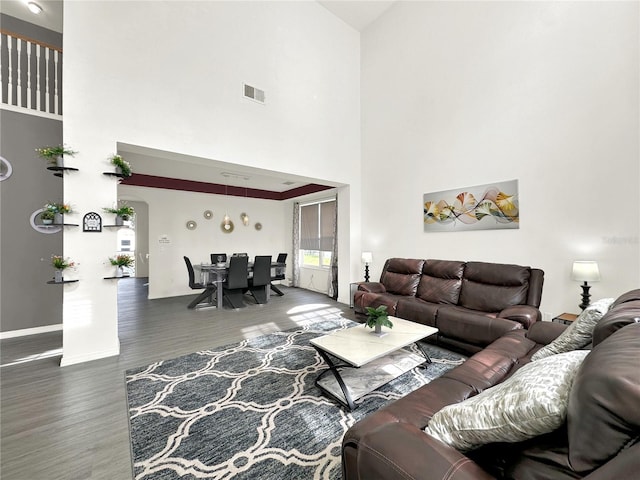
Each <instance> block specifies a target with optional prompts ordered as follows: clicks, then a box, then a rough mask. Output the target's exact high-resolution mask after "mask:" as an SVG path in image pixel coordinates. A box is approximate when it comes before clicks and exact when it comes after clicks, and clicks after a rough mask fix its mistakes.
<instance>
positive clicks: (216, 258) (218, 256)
mask: <svg viewBox="0 0 640 480" xmlns="http://www.w3.org/2000/svg"><path fill="white" fill-rule="evenodd" d="M211 263H227V254H226V253H212V254H211Z"/></svg>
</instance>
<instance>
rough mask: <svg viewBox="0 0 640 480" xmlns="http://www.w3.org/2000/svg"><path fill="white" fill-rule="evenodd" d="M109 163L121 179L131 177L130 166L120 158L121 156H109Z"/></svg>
mask: <svg viewBox="0 0 640 480" xmlns="http://www.w3.org/2000/svg"><path fill="white" fill-rule="evenodd" d="M109 162H111V165H113V166H114V167H116V173H118V174H120V175H122V176H123V177H130V176H131V173H132V171H131V164H130V163H129V162H127V161H126V160H125V159H124V158H122V156H121V155H118V154H117V153H116V154H114V155H111V156H110V157H109Z"/></svg>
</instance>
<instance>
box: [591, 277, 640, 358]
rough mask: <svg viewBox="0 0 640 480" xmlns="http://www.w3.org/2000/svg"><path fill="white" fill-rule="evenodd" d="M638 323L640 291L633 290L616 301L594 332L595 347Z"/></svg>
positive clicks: (639, 318) (639, 317)
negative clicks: (619, 331) (632, 324)
mask: <svg viewBox="0 0 640 480" xmlns="http://www.w3.org/2000/svg"><path fill="white" fill-rule="evenodd" d="M637 322H640V289H636V290H631V291H629V292H627V293H624V294H622V295H620V296H619V297H618V298H616V299H615V301H614V302H613V304H612V305H611V307H610V308H609V311H608V312H607V313H606V315H605V316H604V317H602V319H601V320H600V321H599V322H598V324H597V325H596V326H595V328H594V330H593V339H592V342H593V346H594V347H595V346H596V345H598V344H599V343H600V342H602V341H603V340H605V339H606V338H607V337H608V336H609V335H611V334H613V333H614V332H616V331H618V330H620V329H621V328H622V327H625V326H626V325H628V324H630V323H637Z"/></svg>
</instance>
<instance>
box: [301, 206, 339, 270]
mask: <svg viewBox="0 0 640 480" xmlns="http://www.w3.org/2000/svg"><path fill="white" fill-rule="evenodd" d="M335 212H336V201H335V200H329V201H325V202H320V203H313V204H310V205H303V206H301V207H300V259H301V261H302V266H304V267H323V268H328V267H329V266H331V251H332V249H333V231H334V228H333V222H334V218H335Z"/></svg>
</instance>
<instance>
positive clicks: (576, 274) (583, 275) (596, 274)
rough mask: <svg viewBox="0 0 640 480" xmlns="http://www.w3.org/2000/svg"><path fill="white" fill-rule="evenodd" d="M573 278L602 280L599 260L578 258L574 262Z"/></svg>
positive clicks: (587, 280)
mask: <svg viewBox="0 0 640 480" xmlns="http://www.w3.org/2000/svg"><path fill="white" fill-rule="evenodd" d="M571 278H572V279H573V280H578V281H580V282H597V281H598V280H600V270H598V262H594V261H592V260H588V261H585V260H576V261H575V262H573V268H572V270H571Z"/></svg>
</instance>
